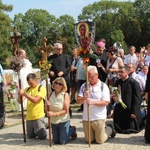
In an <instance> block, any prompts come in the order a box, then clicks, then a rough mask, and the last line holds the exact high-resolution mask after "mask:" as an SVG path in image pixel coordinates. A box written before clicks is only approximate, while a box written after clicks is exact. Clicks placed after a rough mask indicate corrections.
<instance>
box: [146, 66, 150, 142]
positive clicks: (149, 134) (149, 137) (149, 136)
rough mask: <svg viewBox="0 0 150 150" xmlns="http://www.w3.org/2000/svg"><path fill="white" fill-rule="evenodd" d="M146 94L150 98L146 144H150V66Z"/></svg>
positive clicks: (149, 101)
mask: <svg viewBox="0 0 150 150" xmlns="http://www.w3.org/2000/svg"><path fill="white" fill-rule="evenodd" d="M145 92H146V96H147V98H148V108H147V121H146V126H145V143H148V144H150V66H149V71H148V74H147V80H146V87H145Z"/></svg>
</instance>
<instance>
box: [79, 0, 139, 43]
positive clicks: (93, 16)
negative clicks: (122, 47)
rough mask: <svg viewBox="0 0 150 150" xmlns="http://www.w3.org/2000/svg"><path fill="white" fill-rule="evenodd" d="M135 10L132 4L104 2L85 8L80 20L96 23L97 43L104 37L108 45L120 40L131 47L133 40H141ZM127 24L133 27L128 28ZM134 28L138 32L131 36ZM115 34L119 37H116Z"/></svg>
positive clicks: (106, 0) (104, 0) (105, 0)
mask: <svg viewBox="0 0 150 150" xmlns="http://www.w3.org/2000/svg"><path fill="white" fill-rule="evenodd" d="M135 10H136V9H135V7H134V5H133V3H132V2H118V1H110V0H102V1H100V2H95V3H93V4H92V5H91V4H90V5H88V6H86V7H84V8H83V10H82V14H81V15H79V16H78V19H79V21H83V20H92V21H94V22H95V23H96V37H95V40H96V41H97V40H99V38H101V37H104V38H105V39H106V40H107V43H108V45H113V42H114V41H116V42H117V41H118V40H119V41H120V42H121V43H127V45H130V41H131V39H132V38H133V39H135V37H138V38H139V36H140V34H141V29H140V26H139V23H138V20H137V19H136V18H135ZM127 23H132V25H131V26H130V27H129V28H128V26H129V25H127ZM137 25H138V26H137ZM133 27H136V28H135V30H136V29H137V30H136V31H134V33H133V34H130V33H131V31H132V30H133ZM114 33H115V35H116V33H117V34H119V35H116V36H114ZM112 35H113V36H112ZM133 35H134V36H133ZM118 38H120V39H118ZM136 41H137V39H136ZM133 42H134V40H132V43H133ZM134 43H135V42H134Z"/></svg>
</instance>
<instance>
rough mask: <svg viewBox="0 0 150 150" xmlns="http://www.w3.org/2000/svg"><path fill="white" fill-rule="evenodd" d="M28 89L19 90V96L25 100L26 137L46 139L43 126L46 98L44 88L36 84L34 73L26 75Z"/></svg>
mask: <svg viewBox="0 0 150 150" xmlns="http://www.w3.org/2000/svg"><path fill="white" fill-rule="evenodd" d="M26 80H27V82H28V84H29V87H26V88H25V90H23V89H20V90H19V94H20V95H21V96H24V97H25V98H27V116H26V120H27V123H26V124H27V135H28V137H29V138H36V137H38V138H39V139H41V140H42V139H46V137H47V132H46V126H45V121H44V117H45V113H44V102H43V100H45V98H46V88H45V87H43V86H41V85H40V84H38V80H37V78H36V75H35V74H34V73H30V74H28V75H27V79H26Z"/></svg>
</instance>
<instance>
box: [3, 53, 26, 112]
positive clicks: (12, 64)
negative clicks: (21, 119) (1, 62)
mask: <svg viewBox="0 0 150 150" xmlns="http://www.w3.org/2000/svg"><path fill="white" fill-rule="evenodd" d="M6 65H7V68H9V69H12V70H13V71H15V72H17V73H18V72H19V71H20V70H21V69H22V68H23V67H24V66H25V63H24V59H22V58H20V57H17V56H11V57H8V58H7V59H6ZM16 88H17V84H16V83H15V82H13V81H9V82H7V84H6V91H5V93H6V95H7V97H8V101H9V103H10V104H11V106H12V107H13V109H14V111H15V110H17V106H16V101H17V99H16V98H17V97H16Z"/></svg>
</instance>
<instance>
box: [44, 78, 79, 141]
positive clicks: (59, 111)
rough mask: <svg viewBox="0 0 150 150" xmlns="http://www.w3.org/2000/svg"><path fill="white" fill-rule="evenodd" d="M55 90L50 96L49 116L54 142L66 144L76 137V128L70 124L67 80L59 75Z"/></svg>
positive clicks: (54, 83) (54, 82)
mask: <svg viewBox="0 0 150 150" xmlns="http://www.w3.org/2000/svg"><path fill="white" fill-rule="evenodd" d="M52 88H53V89H54V91H53V92H52V94H51V96H50V111H48V112H47V116H50V117H51V124H52V135H53V142H54V143H55V144H66V143H67V142H68V141H69V139H76V137H77V134H76V128H75V127H74V126H70V115H69V107H70V97H69V94H68V93H67V92H66V91H67V85H66V81H65V80H64V78H62V77H58V78H56V79H55V80H54V81H53V84H52Z"/></svg>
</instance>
